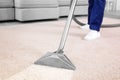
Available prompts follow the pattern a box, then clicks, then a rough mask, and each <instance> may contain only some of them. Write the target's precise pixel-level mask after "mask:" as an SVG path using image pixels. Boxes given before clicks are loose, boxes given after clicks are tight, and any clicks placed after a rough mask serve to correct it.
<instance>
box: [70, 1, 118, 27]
mask: <svg viewBox="0 0 120 80" xmlns="http://www.w3.org/2000/svg"><path fill="white" fill-rule="evenodd" d="M72 1H73V0H71V2H70V8H71V4H72ZM73 20H74V21H75V22H76V23H77V24H78V25H80V26H84V25H85V23H83V22H81V21H79V20H78V19H77V18H76V16H75V15H73ZM101 27H102V28H114V27H120V24H119V23H118V24H102V25H101Z"/></svg>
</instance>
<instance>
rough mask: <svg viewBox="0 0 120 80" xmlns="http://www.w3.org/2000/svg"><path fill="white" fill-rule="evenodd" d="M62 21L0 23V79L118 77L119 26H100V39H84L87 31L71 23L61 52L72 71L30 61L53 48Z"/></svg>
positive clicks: (115, 79)
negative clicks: (67, 60)
mask: <svg viewBox="0 0 120 80" xmlns="http://www.w3.org/2000/svg"><path fill="white" fill-rule="evenodd" d="M82 20H83V21H86V19H82ZM65 22H66V21H65V19H61V20H59V21H45V22H31V23H19V22H7V23H0V80H120V27H117V28H102V29H101V34H102V37H101V38H99V39H96V40H93V41H85V40H83V37H84V36H85V34H86V33H87V31H84V30H81V29H79V28H78V25H77V24H75V23H73V24H72V26H71V29H70V34H69V37H68V40H67V43H66V46H65V49H64V51H65V54H66V55H67V56H68V57H69V58H70V60H71V61H72V62H73V63H74V64H75V66H76V68H77V69H76V70H75V71H69V70H64V69H57V68H49V67H44V66H38V65H34V64H33V63H34V61H36V60H37V59H39V58H40V57H41V56H43V55H44V54H46V52H48V51H51V52H53V51H55V50H57V48H58V46H59V42H60V38H61V33H62V31H63V28H64V25H65ZM119 22H120V20H113V19H109V18H106V19H105V20H104V23H119Z"/></svg>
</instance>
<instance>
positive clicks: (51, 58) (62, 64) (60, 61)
mask: <svg viewBox="0 0 120 80" xmlns="http://www.w3.org/2000/svg"><path fill="white" fill-rule="evenodd" d="M76 4H77V0H73V1H72V4H71V7H70V12H69V15H68V19H67V22H66V25H65V28H64V31H63V34H62V38H61V41H60V45H59V48H58V50H57V51H55V52H48V53H47V54H46V55H45V56H43V57H42V58H40V59H39V60H37V61H36V62H35V64H37V65H44V66H52V67H57V68H64V69H69V70H75V69H76V67H75V66H74V65H73V64H72V62H71V61H70V60H69V59H68V58H67V56H66V55H65V54H64V51H63V49H64V46H65V43H66V40H67V37H68V33H69V29H70V26H71V22H72V19H73V14H74V11H75V7H76Z"/></svg>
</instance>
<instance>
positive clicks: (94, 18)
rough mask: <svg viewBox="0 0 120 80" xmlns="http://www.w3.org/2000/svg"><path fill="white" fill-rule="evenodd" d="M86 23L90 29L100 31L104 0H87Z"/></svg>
mask: <svg viewBox="0 0 120 80" xmlns="http://www.w3.org/2000/svg"><path fill="white" fill-rule="evenodd" d="M88 3H89V7H88V24H89V25H90V29H91V30H96V31H100V27H101V24H102V21H103V16H104V9H105V4H106V0H88Z"/></svg>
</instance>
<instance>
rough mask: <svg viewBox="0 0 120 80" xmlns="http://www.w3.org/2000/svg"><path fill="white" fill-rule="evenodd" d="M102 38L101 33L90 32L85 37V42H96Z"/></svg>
mask: <svg viewBox="0 0 120 80" xmlns="http://www.w3.org/2000/svg"><path fill="white" fill-rule="evenodd" d="M99 37H100V32H98V31H95V30H90V32H89V33H88V34H87V35H86V36H85V37H84V39H85V40H94V39H97V38H99Z"/></svg>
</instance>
